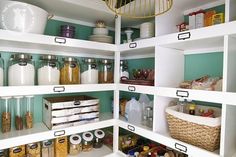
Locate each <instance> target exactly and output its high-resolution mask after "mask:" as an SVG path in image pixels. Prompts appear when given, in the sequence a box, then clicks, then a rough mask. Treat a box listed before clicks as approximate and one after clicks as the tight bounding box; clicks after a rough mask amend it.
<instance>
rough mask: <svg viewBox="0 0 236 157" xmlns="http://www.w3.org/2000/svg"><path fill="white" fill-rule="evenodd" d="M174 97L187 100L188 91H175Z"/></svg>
mask: <svg viewBox="0 0 236 157" xmlns="http://www.w3.org/2000/svg"><path fill="white" fill-rule="evenodd" d="M176 96H178V97H185V98H188V97H189V92H188V91H183V90H177V91H176Z"/></svg>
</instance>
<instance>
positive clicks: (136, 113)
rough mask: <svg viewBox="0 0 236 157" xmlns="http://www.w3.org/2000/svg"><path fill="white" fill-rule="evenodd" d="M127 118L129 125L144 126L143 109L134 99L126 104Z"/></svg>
mask: <svg viewBox="0 0 236 157" xmlns="http://www.w3.org/2000/svg"><path fill="white" fill-rule="evenodd" d="M125 117H126V119H127V120H128V122H129V123H132V124H142V107H141V104H140V103H139V102H138V101H137V100H136V99H135V98H134V97H133V98H131V100H130V101H128V102H127V104H126V107H125Z"/></svg>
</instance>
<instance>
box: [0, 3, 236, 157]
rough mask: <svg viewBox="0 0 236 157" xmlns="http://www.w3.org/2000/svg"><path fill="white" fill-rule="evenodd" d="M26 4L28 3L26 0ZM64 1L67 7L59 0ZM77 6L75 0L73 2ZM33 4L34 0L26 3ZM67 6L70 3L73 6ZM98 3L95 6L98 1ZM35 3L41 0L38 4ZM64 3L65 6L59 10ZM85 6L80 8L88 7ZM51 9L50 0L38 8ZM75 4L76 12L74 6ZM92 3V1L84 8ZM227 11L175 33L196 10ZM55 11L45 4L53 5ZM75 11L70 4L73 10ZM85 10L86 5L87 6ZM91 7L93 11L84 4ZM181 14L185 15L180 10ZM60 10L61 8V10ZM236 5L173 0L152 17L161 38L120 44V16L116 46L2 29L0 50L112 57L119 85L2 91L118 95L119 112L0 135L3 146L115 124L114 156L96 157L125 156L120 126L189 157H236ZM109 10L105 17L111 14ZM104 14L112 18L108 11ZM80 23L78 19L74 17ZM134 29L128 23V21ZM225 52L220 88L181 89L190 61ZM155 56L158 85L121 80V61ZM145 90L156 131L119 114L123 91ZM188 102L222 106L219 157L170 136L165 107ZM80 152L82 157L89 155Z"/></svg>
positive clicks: (7, 91) (0, 91) (4, 90)
mask: <svg viewBox="0 0 236 157" xmlns="http://www.w3.org/2000/svg"><path fill="white" fill-rule="evenodd" d="M26 1H27V0H26ZM62 1H63V4H64V3H66V1H65V0H62ZM71 1H72V2H74V3H73V4H74V5H75V4H77V3H76V2H75V1H76V0H71ZM28 2H30V1H28ZM72 2H71V3H70V5H71V4H72ZM96 2H97V1H96ZM35 3H37V2H35ZM61 3H62V2H60V5H62V4H61ZM85 3H87V2H84V3H82V4H85ZM40 4H44V5H45V4H47V1H46V0H42V1H40V2H39V3H38V4H37V5H39V6H40ZM74 5H73V7H74ZM87 5H88V4H87ZM218 5H224V6H225V23H224V24H220V25H215V26H210V27H205V28H200V29H196V30H190V31H186V32H182V33H175V32H176V31H175V26H176V25H177V24H178V23H179V22H181V21H182V19H183V14H184V13H185V14H186V13H187V12H190V11H192V10H198V9H199V8H204V9H207V8H211V7H214V6H218ZM50 6H51V7H52V4H51V2H48V8H49V9H50ZM71 7H72V6H71ZM84 7H85V6H84ZM86 7H88V6H86ZM183 10H185V12H184V13H183ZM57 12H58V9H57V8H56V13H57ZM235 12H236V1H235V0H217V1H215V0H205V1H194V0H181V2H180V1H177V0H174V6H173V9H171V10H170V11H169V12H167V13H166V14H164V15H162V16H158V17H156V18H155V25H156V37H154V38H151V39H143V40H140V41H136V42H132V43H127V44H119V42H120V32H121V23H122V22H127V21H126V20H124V21H121V18H120V17H118V18H116V24H115V25H116V28H115V31H116V44H105V43H97V42H91V41H85V40H79V39H65V38H60V37H55V36H46V35H36V34H27V33H17V32H12V31H6V30H0V51H4V52H9V51H10V52H26V53H32V54H56V55H61V56H79V57H84V56H86V57H96V58H112V59H114V60H115V72H114V74H115V83H114V84H95V85H65V86H61V85H59V86H28V87H26V86H25V87H0V97H2V96H15V95H29V94H30V95H32V94H33V95H42V94H57V95H60V94H65V93H83V92H100V91H113V92H114V104H115V105H114V113H113V114H105V115H101V119H100V121H99V122H96V123H91V124H85V125H81V126H76V127H70V128H64V129H58V130H49V129H48V128H47V127H46V126H45V125H44V124H43V123H38V124H36V125H35V127H34V128H33V129H30V130H23V131H12V132H10V133H7V134H0V149H5V148H9V147H14V146H17V145H21V144H26V143H32V142H37V141H42V140H46V139H53V138H56V137H58V136H65V135H71V134H75V133H81V132H84V131H89V130H94V129H99V128H105V127H110V126H113V134H114V136H113V141H114V143H113V151H111V150H109V149H107V148H106V147H104V148H102V149H101V150H97V151H94V152H90V153H91V154H93V153H94V154H96V156H107V157H115V156H121V157H122V156H125V155H124V154H123V153H122V152H120V151H119V150H118V136H119V131H118V130H119V127H121V128H124V129H126V130H129V131H131V132H133V133H136V134H138V135H141V136H143V137H146V138H149V139H152V140H153V141H156V142H158V143H161V144H163V145H166V146H168V147H170V148H173V149H176V150H178V151H180V152H183V153H186V154H188V155H189V156H191V157H202V156H207V157H232V156H233V155H234V156H236V155H235V154H236V123H235V122H234V121H235V120H236V99H235V98H236V88H235V87H236V86H235V80H236V71H235V69H236V62H235V57H236V44H235V43H236V29H235V28H236V22H235V21H234V20H236V19H235ZM106 13H107V12H106ZM106 16H107V14H106ZM110 16H112V15H110ZM74 21H75V22H76V20H74ZM129 24H130V23H129ZM213 52H223V60H222V61H221V62H223V68H222V69H220V70H222V71H223V72H222V76H223V89H222V92H217V91H201V90H186V89H180V88H177V87H178V85H179V83H180V82H182V81H183V80H184V75H185V67H184V64H185V56H186V55H195V54H203V55H204V54H208V53H213ZM149 57H155V86H140V85H129V84H120V83H119V76H118V73H119V62H120V59H142V58H149ZM120 91H125V92H131V93H145V94H150V95H153V96H154V118H153V129H149V128H146V127H143V126H136V125H133V124H130V123H128V122H126V121H125V120H124V119H122V118H120V117H119V105H118V104H119V95H120V94H119V92H120ZM181 97H184V98H186V99H192V100H197V101H204V102H212V103H218V104H220V105H221V107H222V128H221V146H220V149H219V150H217V151H215V152H209V151H207V150H204V149H201V148H198V147H196V146H193V145H190V144H187V143H185V142H181V141H179V140H176V139H173V138H171V137H170V135H169V132H168V128H167V122H166V119H165V108H166V107H167V106H168V104H169V102H170V101H171V100H174V99H176V98H181ZM91 154H86V153H85V154H81V155H80V156H84V157H86V156H91Z"/></svg>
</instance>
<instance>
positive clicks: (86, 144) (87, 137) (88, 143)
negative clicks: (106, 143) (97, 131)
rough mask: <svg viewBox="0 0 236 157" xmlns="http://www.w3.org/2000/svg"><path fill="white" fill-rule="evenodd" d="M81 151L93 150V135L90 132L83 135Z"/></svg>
mask: <svg viewBox="0 0 236 157" xmlns="http://www.w3.org/2000/svg"><path fill="white" fill-rule="evenodd" d="M82 137H83V146H82V148H83V151H84V152H89V151H91V150H92V149H93V134H92V133H91V132H84V133H83V135H82Z"/></svg>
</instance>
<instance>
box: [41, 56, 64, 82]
mask: <svg viewBox="0 0 236 157" xmlns="http://www.w3.org/2000/svg"><path fill="white" fill-rule="evenodd" d="M59 84H60V65H59V62H58V59H57V57H56V56H54V55H43V56H41V57H40V61H39V68H38V85H59Z"/></svg>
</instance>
